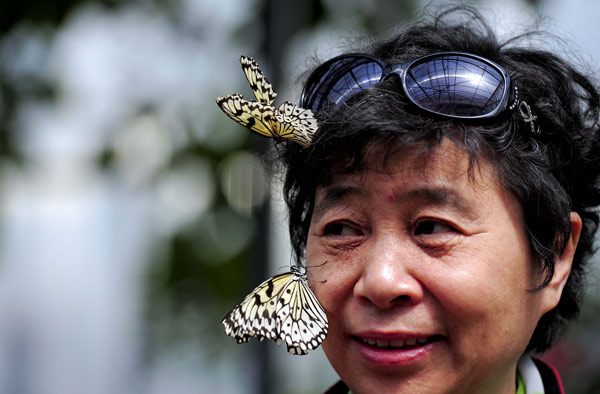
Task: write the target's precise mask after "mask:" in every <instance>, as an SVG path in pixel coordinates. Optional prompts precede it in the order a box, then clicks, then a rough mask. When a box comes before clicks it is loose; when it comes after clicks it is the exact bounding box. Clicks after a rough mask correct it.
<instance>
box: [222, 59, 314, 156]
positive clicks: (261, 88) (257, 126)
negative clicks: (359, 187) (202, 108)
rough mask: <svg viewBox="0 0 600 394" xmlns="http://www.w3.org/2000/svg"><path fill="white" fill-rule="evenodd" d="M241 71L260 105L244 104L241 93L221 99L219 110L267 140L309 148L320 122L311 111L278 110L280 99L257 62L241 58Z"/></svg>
mask: <svg viewBox="0 0 600 394" xmlns="http://www.w3.org/2000/svg"><path fill="white" fill-rule="evenodd" d="M240 63H241V64H242V70H243V71H244V74H245V75H246V79H248V83H250V87H251V88H252V92H253V93H254V96H255V97H256V100H257V101H249V100H245V99H244V98H243V96H242V95H241V94H239V93H235V94H231V95H229V96H226V97H218V98H217V104H218V105H219V108H221V110H222V111H223V112H225V114H226V115H227V116H229V117H230V118H231V119H233V120H235V121H236V122H237V123H239V124H241V125H242V126H244V127H246V128H248V129H250V130H251V131H253V132H255V133H257V134H259V135H262V136H264V137H270V138H275V139H278V140H288V139H289V140H291V141H294V142H297V143H298V144H300V145H302V146H304V147H306V146H308V145H309V144H310V142H311V140H312V136H313V134H314V133H315V132H316V130H317V127H318V125H317V120H316V118H315V117H314V115H313V113H312V111H311V110H309V109H304V108H300V107H298V106H296V105H294V104H292V103H290V102H288V101H285V102H284V103H283V104H281V105H280V106H279V107H278V108H275V107H274V106H273V105H272V104H273V102H274V101H275V97H277V93H276V92H275V90H274V89H273V85H272V84H271V83H270V82H269V81H268V79H267V78H266V77H265V75H264V74H263V73H262V71H261V70H260V68H259V67H258V64H257V63H256V61H254V59H252V58H250V57H247V56H242V57H241V58H240Z"/></svg>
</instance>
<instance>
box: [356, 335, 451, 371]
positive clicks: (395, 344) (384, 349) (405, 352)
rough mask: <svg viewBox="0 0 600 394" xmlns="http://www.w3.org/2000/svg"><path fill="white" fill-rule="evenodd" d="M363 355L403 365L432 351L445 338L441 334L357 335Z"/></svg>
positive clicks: (386, 363)
mask: <svg viewBox="0 0 600 394" xmlns="http://www.w3.org/2000/svg"><path fill="white" fill-rule="evenodd" d="M352 338H353V339H354V342H355V343H356V346H357V347H358V351H359V353H360V354H361V356H362V357H363V358H364V359H365V360H367V361H369V362H371V363H375V364H380V365H402V364H409V363H412V362H415V361H417V360H420V359H422V358H423V357H426V356H427V355H428V354H429V353H431V352H432V351H433V350H434V349H435V347H436V346H438V345H439V342H440V341H441V340H442V339H443V337H442V336H440V335H431V336H427V335H380V334H378V335H368V334H367V335H357V336H353V337H352Z"/></svg>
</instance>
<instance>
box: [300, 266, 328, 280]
mask: <svg viewBox="0 0 600 394" xmlns="http://www.w3.org/2000/svg"><path fill="white" fill-rule="evenodd" d="M325 264H327V260H325V261H324V262H322V263H321V264H317V265H307V266H306V267H304V269H305V270H306V273H307V274H308V269H309V268H319V267H322V266H324V265H325ZM306 279H307V280H310V281H313V282H317V283H325V282H327V279H325V280H316V279H311V278H309V277H308V276H307V277H306Z"/></svg>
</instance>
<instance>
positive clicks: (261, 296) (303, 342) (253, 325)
mask: <svg viewBox="0 0 600 394" xmlns="http://www.w3.org/2000/svg"><path fill="white" fill-rule="evenodd" d="M222 323H223V325H224V326H225V334H227V335H230V336H232V337H234V338H235V339H236V340H237V342H238V343H242V342H247V341H248V340H249V339H250V338H253V337H256V338H258V339H259V340H261V341H262V340H264V339H265V338H268V339H272V340H274V341H276V342H277V344H280V343H281V342H282V341H283V342H285V343H286V345H287V349H288V351H289V352H290V353H291V354H298V355H303V354H307V353H308V350H313V349H316V348H317V347H318V346H319V345H320V344H321V342H323V340H324V339H325V337H326V336H327V329H328V322H327V315H326V314H325V310H324V309H323V307H322V306H321V304H320V303H319V301H318V300H317V298H316V297H315V295H314V294H313V293H312V291H311V290H310V288H309V287H308V284H307V282H306V274H301V273H300V272H299V271H298V270H297V269H295V268H293V269H292V271H291V272H288V273H285V274H281V275H277V276H274V277H273V278H271V279H268V280H266V281H265V282H263V283H261V284H260V285H259V286H258V287H257V288H256V289H254V290H253V291H252V292H251V293H250V294H248V295H247V296H246V297H245V298H244V300H243V301H242V302H240V303H239V304H238V305H236V306H235V307H234V308H233V309H232V310H231V311H230V312H229V313H228V314H227V315H226V316H225V318H224V319H223V321H222Z"/></svg>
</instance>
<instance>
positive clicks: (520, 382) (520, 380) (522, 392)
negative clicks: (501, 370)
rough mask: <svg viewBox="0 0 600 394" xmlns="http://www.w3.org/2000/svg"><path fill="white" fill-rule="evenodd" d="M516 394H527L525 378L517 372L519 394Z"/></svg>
mask: <svg viewBox="0 0 600 394" xmlns="http://www.w3.org/2000/svg"><path fill="white" fill-rule="evenodd" d="M516 394H527V393H526V392H525V382H523V378H522V377H521V374H520V373H519V371H517V393H516Z"/></svg>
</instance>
